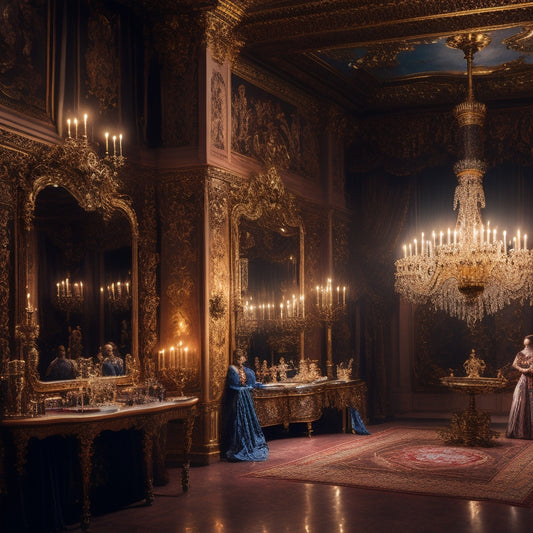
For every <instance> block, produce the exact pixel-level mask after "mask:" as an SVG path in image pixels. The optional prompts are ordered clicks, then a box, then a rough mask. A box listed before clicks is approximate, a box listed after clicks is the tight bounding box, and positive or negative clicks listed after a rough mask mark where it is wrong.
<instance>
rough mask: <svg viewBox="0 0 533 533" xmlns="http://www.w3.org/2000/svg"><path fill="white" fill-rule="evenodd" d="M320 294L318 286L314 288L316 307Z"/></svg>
mask: <svg viewBox="0 0 533 533" xmlns="http://www.w3.org/2000/svg"><path fill="white" fill-rule="evenodd" d="M319 295H320V292H319V287H318V285H317V286H316V305H318V298H319Z"/></svg>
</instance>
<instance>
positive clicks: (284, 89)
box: [231, 57, 322, 117]
mask: <svg viewBox="0 0 533 533" xmlns="http://www.w3.org/2000/svg"><path fill="white" fill-rule="evenodd" d="M231 70H232V72H233V73H234V74H236V75H237V76H239V77H240V78H242V79H244V80H246V81H248V82H249V83H252V84H253V85H255V86H257V87H259V88H261V89H263V90H264V91H266V92H268V93H270V94H272V95H273V96H277V97H278V98H280V99H282V100H284V101H285V102H288V103H289V104H292V105H294V106H296V107H298V108H300V107H301V108H304V109H307V110H308V112H309V115H312V116H315V117H317V116H320V114H321V110H322V107H321V105H320V103H319V102H318V100H316V99H314V98H312V97H311V96H309V95H308V94H306V93H304V92H302V91H298V90H297V89H296V88H295V87H294V86H292V85H290V84H289V83H287V82H285V81H283V80H282V79H281V78H278V77H276V76H275V75H273V74H272V73H270V72H265V71H264V70H263V69H261V68H259V67H258V66H257V65H254V64H253V63H250V62H248V61H246V60H244V59H243V58H242V57H240V58H238V59H237V60H236V61H235V63H234V64H233V65H232V69H231Z"/></svg>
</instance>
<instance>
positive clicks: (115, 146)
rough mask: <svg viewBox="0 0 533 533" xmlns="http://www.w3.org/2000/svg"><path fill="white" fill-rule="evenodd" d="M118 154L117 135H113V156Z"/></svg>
mask: <svg viewBox="0 0 533 533" xmlns="http://www.w3.org/2000/svg"><path fill="white" fill-rule="evenodd" d="M116 155H117V136H116V135H113V157H114V156H116Z"/></svg>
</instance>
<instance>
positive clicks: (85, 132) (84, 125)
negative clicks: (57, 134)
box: [83, 113, 87, 137]
mask: <svg viewBox="0 0 533 533" xmlns="http://www.w3.org/2000/svg"><path fill="white" fill-rule="evenodd" d="M83 134H84V135H85V137H87V113H85V115H83Z"/></svg>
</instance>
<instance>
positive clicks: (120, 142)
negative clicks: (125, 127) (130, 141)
mask: <svg viewBox="0 0 533 533" xmlns="http://www.w3.org/2000/svg"><path fill="white" fill-rule="evenodd" d="M118 144H119V155H120V157H122V133H121V134H120V135H119V136H118Z"/></svg>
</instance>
